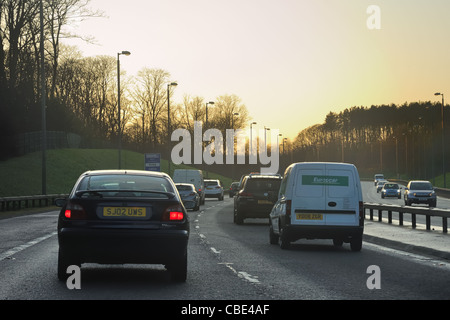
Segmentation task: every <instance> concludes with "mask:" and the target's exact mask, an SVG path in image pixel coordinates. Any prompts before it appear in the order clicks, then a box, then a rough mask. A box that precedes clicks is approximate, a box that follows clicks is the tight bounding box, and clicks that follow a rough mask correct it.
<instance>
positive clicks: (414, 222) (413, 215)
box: [411, 213, 416, 229]
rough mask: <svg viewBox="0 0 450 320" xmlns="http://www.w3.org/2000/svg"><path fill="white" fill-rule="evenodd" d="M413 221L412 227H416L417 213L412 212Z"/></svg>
mask: <svg viewBox="0 0 450 320" xmlns="http://www.w3.org/2000/svg"><path fill="white" fill-rule="evenodd" d="M411 221H412V227H413V229H415V228H416V214H415V213H411Z"/></svg>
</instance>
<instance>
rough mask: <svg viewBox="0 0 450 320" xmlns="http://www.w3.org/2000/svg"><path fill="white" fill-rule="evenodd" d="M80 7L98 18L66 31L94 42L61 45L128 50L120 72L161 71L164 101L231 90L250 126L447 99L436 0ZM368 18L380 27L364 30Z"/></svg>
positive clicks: (449, 5) (286, 124) (138, 0)
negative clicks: (169, 83)
mask: <svg viewBox="0 0 450 320" xmlns="http://www.w3.org/2000/svg"><path fill="white" fill-rule="evenodd" d="M370 5H376V6H377V7H378V8H379V9H380V11H379V15H378V16H374V15H373V11H371V12H370V13H368V12H367V9H368V8H369V6H370ZM90 7H91V8H92V9H100V10H102V11H103V12H104V15H105V17H104V18H93V19H88V20H86V21H82V22H80V23H78V24H76V25H73V24H72V25H71V28H72V29H71V30H72V31H73V32H76V33H78V34H80V35H84V36H86V35H89V36H92V37H94V38H95V41H96V43H95V44H87V43H84V42H82V41H79V40H66V41H65V42H66V43H67V44H70V45H76V46H77V47H78V48H79V50H80V51H81V52H82V54H83V56H86V57H87V56H96V55H110V56H114V57H115V56H116V55H117V53H118V52H120V51H122V50H127V51H130V52H131V55H130V56H128V57H125V56H122V57H121V60H120V61H121V68H122V70H124V71H126V72H127V75H128V76H132V75H136V74H137V72H138V71H139V70H140V69H142V68H144V67H148V68H161V69H164V70H166V71H168V72H170V74H171V76H172V80H173V81H177V82H178V86H177V87H176V89H175V95H174V98H173V99H174V103H175V102H178V103H181V102H182V100H183V96H184V95H186V94H189V95H191V96H201V97H203V98H204V99H205V101H214V99H215V98H216V97H218V96H220V95H224V94H235V95H237V96H238V97H240V98H241V99H242V103H243V104H245V105H246V107H247V109H248V110H249V113H250V116H251V118H252V121H256V122H257V123H258V125H257V126H255V128H257V127H259V128H263V127H264V126H266V127H270V128H273V129H279V130H280V133H282V134H283V136H284V137H289V138H291V139H293V138H295V136H296V135H297V134H298V133H299V132H300V131H301V130H303V129H305V128H307V127H309V126H312V125H314V124H318V123H323V121H324V120H325V116H326V115H327V114H328V113H329V112H330V111H333V112H340V111H342V110H344V109H345V108H350V107H353V106H366V107H370V106H371V105H381V104H391V103H395V104H403V103H405V102H414V101H436V102H438V101H440V99H441V97H435V96H434V93H435V92H442V93H444V94H446V93H447V92H448V96H449V97H450V36H449V33H450V19H448V13H449V12H450V1H448V0H427V1H425V0H370V1H366V0H226V1H224V0H170V1H167V0H126V1H119V0H91V3H90ZM377 17H379V19H378V20H376V21H378V22H379V23H380V27H381V28H380V29H370V28H369V27H368V25H367V21H368V20H370V19H372V18H377ZM370 21H374V20H370Z"/></svg>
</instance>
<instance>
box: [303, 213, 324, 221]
mask: <svg viewBox="0 0 450 320" xmlns="http://www.w3.org/2000/svg"><path fill="white" fill-rule="evenodd" d="M297 220H323V215H322V214H321V213H297Z"/></svg>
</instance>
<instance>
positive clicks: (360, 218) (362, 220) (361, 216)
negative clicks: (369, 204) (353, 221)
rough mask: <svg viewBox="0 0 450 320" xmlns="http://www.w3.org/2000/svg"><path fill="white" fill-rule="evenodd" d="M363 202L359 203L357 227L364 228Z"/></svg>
mask: <svg viewBox="0 0 450 320" xmlns="http://www.w3.org/2000/svg"><path fill="white" fill-rule="evenodd" d="M364 216H365V214H364V202H362V201H360V202H359V225H360V226H364Z"/></svg>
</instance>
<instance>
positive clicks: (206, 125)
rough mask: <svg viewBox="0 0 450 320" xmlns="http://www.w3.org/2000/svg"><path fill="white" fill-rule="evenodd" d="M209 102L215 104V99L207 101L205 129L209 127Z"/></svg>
mask: <svg viewBox="0 0 450 320" xmlns="http://www.w3.org/2000/svg"><path fill="white" fill-rule="evenodd" d="M208 104H214V101H210V102H207V103H206V120H205V130H206V129H208Z"/></svg>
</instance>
